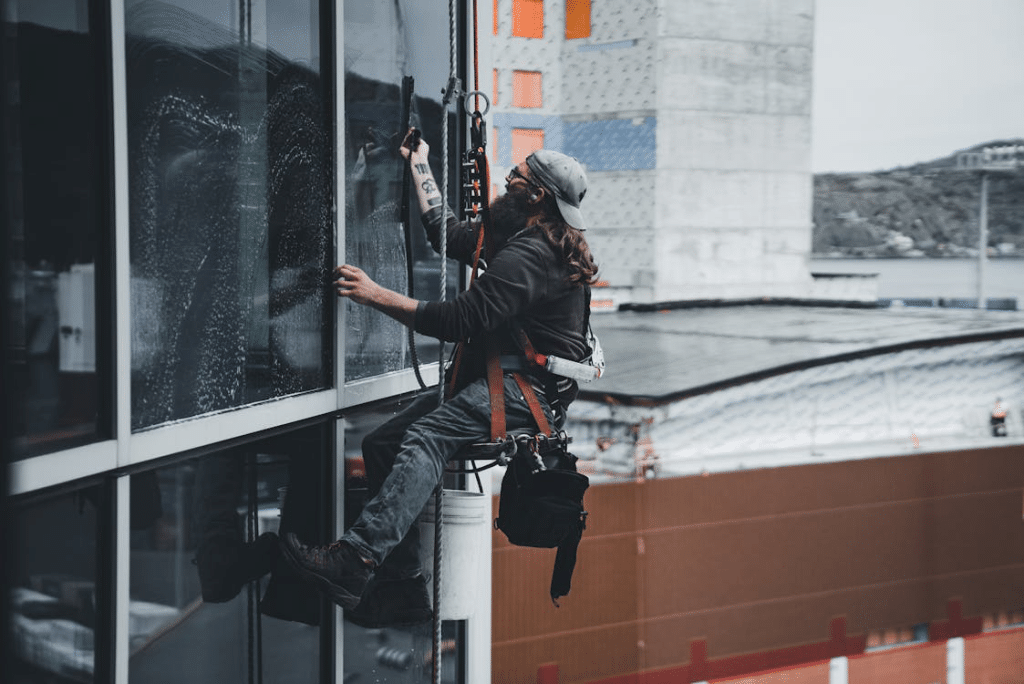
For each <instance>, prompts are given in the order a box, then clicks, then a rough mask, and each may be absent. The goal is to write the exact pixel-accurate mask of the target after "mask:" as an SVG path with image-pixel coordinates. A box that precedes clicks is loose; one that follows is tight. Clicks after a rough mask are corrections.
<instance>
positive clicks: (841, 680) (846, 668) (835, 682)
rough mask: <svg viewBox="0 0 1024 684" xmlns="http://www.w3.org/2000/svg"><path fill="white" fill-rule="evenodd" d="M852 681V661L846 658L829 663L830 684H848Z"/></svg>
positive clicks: (839, 658)
mask: <svg viewBox="0 0 1024 684" xmlns="http://www.w3.org/2000/svg"><path fill="white" fill-rule="evenodd" d="M849 681H850V661H849V660H847V659H846V656H840V657H838V658H833V659H832V660H830V661H829V663H828V684H848V683H849Z"/></svg>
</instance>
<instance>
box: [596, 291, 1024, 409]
mask: <svg viewBox="0 0 1024 684" xmlns="http://www.w3.org/2000/svg"><path fill="white" fill-rule="evenodd" d="M591 323H592V325H593V328H594V332H595V333H597V335H598V337H599V338H600V340H601V345H602V347H603V348H604V354H605V361H606V363H607V368H608V371H607V374H606V375H605V377H603V378H601V379H600V380H598V381H596V382H594V383H592V384H589V385H583V386H582V387H581V389H582V392H581V395H580V398H581V399H587V400H591V401H614V402H616V403H623V404H634V405H655V404H663V403H668V402H671V401H675V400H678V399H683V398H685V397H688V396H694V395H697V394H703V393H706V392H710V391H715V390H718V389H723V388H725V387H728V386H731V385H736V384H741V383H744V382H749V381H752V380H757V379H761V378H766V377H770V376H772V375H778V374H781V373H785V372H789V371H793V370H799V369H802V368H808V367H811V366H815V365H821V364H826V363H833V362H837V361H845V360H849V359H854V358H858V357H862V356H869V355H872V354H877V353H880V352H887V351H900V350H902V349H909V348H918V347H931V346H939V345H948V344H958V343H963V342H976V341H983V340H993V339H1004V338H1011V337H1024V312H1017V311H978V310H972V309H924V308H921V309H915V308H900V309H863V308H838V307H811V306H781V305H746V306H716V307H705V308H677V309H671V310H666V311H657V312H653V311H652V312H638V311H615V312H608V313H601V314H596V315H594V316H593V317H592V318H591Z"/></svg>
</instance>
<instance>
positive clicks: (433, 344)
mask: <svg viewBox="0 0 1024 684" xmlns="http://www.w3.org/2000/svg"><path fill="white" fill-rule="evenodd" d="M344 4H345V131H344V134H345V138H344V150H345V159H344V170H345V181H346V182H345V187H346V197H345V255H346V259H347V260H348V262H349V263H352V264H354V265H356V266H359V267H360V268H362V269H363V270H365V271H366V272H367V273H368V274H369V275H370V277H372V278H374V279H375V280H376V281H377V282H378V283H380V284H381V285H384V286H385V287H388V288H390V289H393V290H397V291H399V292H409V290H408V287H409V285H408V284H409V278H408V271H409V269H408V262H409V261H411V262H412V271H413V281H412V284H413V288H412V290H411V292H412V293H413V294H414V295H415V296H416V298H417V299H437V298H438V296H439V292H440V280H439V278H438V274H439V272H440V258H439V257H438V256H437V254H435V253H434V252H433V250H432V249H431V248H430V246H429V245H428V244H427V241H426V238H425V236H424V234H423V229H422V227H421V224H420V220H419V209H418V206H419V205H418V203H417V201H416V194H415V189H414V188H412V187H408V188H405V187H404V186H403V165H402V163H401V161H402V159H401V157H400V156H399V155H398V148H399V146H400V145H401V143H402V140H403V139H404V137H405V130H406V128H405V127H406V126H415V127H417V128H419V129H421V131H422V132H423V139H424V140H425V141H426V142H427V143H428V144H429V145H430V151H431V166H432V168H433V170H434V175H435V177H436V179H437V181H438V183H439V184H440V183H441V177H442V174H441V168H442V156H441V151H442V146H441V123H442V119H441V112H442V104H441V98H442V95H441V91H442V89H443V88H444V87H445V86H446V82H447V78H448V68H447V67H448V26H447V17H448V13H447V10H446V4H445V3H441V2H435V1H431V2H419V1H416V0H401V1H399V2H394V3H381V2H375V0H346V1H345V3H344ZM407 77H411V78H412V81H411V87H409V86H407V88H408V91H407V93H403V79H405V78H407ZM406 115H407V117H408V120H407V121H406V120H405V118H406ZM450 124H451V125H450V131H451V132H450V136H451V139H452V140H454V138H455V135H456V128H457V127H456V122H455V118H454V116H453V117H452V120H451V122H450ZM451 163H452V165H451V167H450V168H451V171H450V174H451V179H450V181H449V185H450V194H449V197H450V198H452V197H455V195H456V192H455V188H456V186H457V184H458V167H457V165H456V164H455V159H454V158H453V159H452V160H451ZM403 190H404V191H405V192H407V193H408V194H407V197H408V198H409V201H410V203H411V206H412V210H411V212H410V214H411V221H410V224H411V247H412V249H411V252H410V254H408V255H407V254H406V243H405V236H404V234H403V228H402V224H401V223H400V221H401V216H400V214H401V211H400V208H401V205H402V199H403ZM449 274H450V276H449V277H450V278H451V283H452V284H451V286H450V290H449V291H451V292H454V291H455V283H457V274H456V272H455V269H454V268H452V269H450V270H449ZM345 335H346V338H345V352H346V354H345V379H346V380H359V379H362V378H366V377H371V376H375V375H380V374H382V373H388V372H392V371H397V370H401V369H403V368H408V367H409V366H410V365H411V363H412V362H413V350H412V348H411V346H412V345H415V349H416V351H417V360H419V361H420V362H422V363H429V362H432V361H437V359H438V347H437V341H436V340H428V339H425V338H419V337H417V338H416V339H415V342H413V343H412V345H411V344H410V341H409V339H408V336H407V335H406V333H405V330H404V329H403V328H402V326H401V325H400V324H399V323H397V322H395V321H393V320H391V319H390V318H388V317H386V316H384V315H383V314H381V313H379V312H377V311H374V310H373V309H370V308H369V307H363V306H358V305H355V304H352V303H348V304H347V311H346V326H345Z"/></svg>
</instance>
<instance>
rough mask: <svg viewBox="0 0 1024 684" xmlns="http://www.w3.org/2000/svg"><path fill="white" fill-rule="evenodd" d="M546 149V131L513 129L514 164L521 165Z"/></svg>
mask: <svg viewBox="0 0 1024 684" xmlns="http://www.w3.org/2000/svg"><path fill="white" fill-rule="evenodd" d="M543 147H544V130H543V129H538V128H513V129H512V163H513V164H516V165H519V164H521V163H522V162H524V161H526V158H527V157H529V156H530V155H531V154H533V153H534V152H536V151H537V150H539V149H542V148H543Z"/></svg>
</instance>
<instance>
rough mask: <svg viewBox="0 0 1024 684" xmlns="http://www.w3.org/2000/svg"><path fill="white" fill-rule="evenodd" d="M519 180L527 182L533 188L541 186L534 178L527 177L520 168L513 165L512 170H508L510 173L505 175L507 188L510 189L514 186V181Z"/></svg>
mask: <svg viewBox="0 0 1024 684" xmlns="http://www.w3.org/2000/svg"><path fill="white" fill-rule="evenodd" d="M517 180H521V181H523V182H524V183H526V184H527V185H528V186H530V187H531V188H539V187H540V186H538V185H537V184H536V183H534V182H533V181H532V180H530V179H529V178H527V177H526V176H524V175H523V174H521V173H520V172H519V169H517V168H515V167H513V168H512V170H511V171H509V172H508V175H507V176H505V190H508V189H509V188H510V187H511V186H512V183H513V182H515V181H517Z"/></svg>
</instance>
